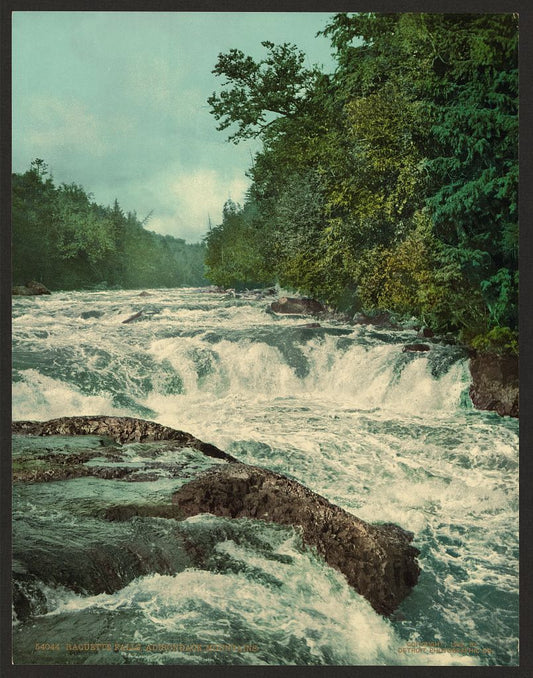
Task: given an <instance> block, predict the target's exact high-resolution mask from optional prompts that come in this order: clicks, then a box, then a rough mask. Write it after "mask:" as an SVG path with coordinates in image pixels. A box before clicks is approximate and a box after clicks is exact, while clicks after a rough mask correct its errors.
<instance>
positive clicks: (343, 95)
mask: <svg viewBox="0 0 533 678" xmlns="http://www.w3.org/2000/svg"><path fill="white" fill-rule="evenodd" d="M322 34H323V35H324V36H326V37H327V38H328V39H329V40H330V41H331V48H332V53H333V55H334V58H335V61H336V67H335V69H334V72H333V73H324V72H322V71H321V69H319V68H317V67H313V66H310V65H309V62H308V60H307V59H306V56H305V54H304V53H303V52H302V51H300V50H299V49H298V47H297V46H295V45H292V44H282V45H274V44H273V43H271V42H263V43H262V46H263V48H264V57H263V58H261V59H259V60H254V59H253V58H252V57H250V56H246V55H245V54H244V53H243V52H242V51H240V50H237V49H232V50H230V51H229V52H228V53H226V54H220V55H219V58H218V62H217V63H216V65H215V68H214V71H213V72H214V73H215V74H216V75H217V76H218V77H219V78H220V89H219V91H218V92H215V93H213V95H212V96H211V97H210V98H209V104H210V107H211V113H212V114H213V115H214V117H215V119H216V120H217V121H218V129H219V130H228V131H229V133H230V136H229V140H230V141H232V142H233V143H238V142H239V141H241V140H245V139H252V138H255V139H259V140H260V143H261V150H260V151H259V152H258V153H257V154H256V155H255V157H254V159H253V164H252V166H251V167H250V169H249V171H248V176H249V178H250V180H251V186H250V188H249V191H248V192H247V195H246V199H245V201H244V204H243V205H242V206H241V205H237V204H235V203H233V202H231V201H228V202H227V203H226V205H225V207H224V213H223V219H222V223H221V224H219V225H217V226H216V227H214V228H211V229H210V231H209V233H208V234H207V236H206V238H205V243H206V246H207V253H206V264H207V271H208V272H207V276H208V278H209V279H210V280H211V281H212V282H214V283H216V284H218V285H222V286H226V287H228V286H231V287H236V288H239V287H240V288H242V287H246V286H250V285H259V284H272V283H275V282H277V283H279V284H280V285H281V286H283V287H285V288H289V289H292V290H296V291H299V292H300V293H303V294H307V295H311V296H314V297H316V298H318V299H320V300H322V301H325V302H327V303H328V304H330V305H331V306H332V307H334V308H336V309H339V310H345V311H350V312H355V311H359V310H363V311H368V312H374V311H376V310H387V311H389V312H392V313H393V314H396V315H397V316H399V317H412V316H415V317H416V318H418V319H420V321H421V322H422V323H424V324H425V325H427V326H429V327H431V328H432V329H433V330H435V331H439V332H443V331H446V332H453V333H455V334H456V335H458V336H459V337H460V339H462V340H463V341H465V342H467V343H469V344H471V345H473V346H474V347H477V348H487V347H498V346H500V347H502V348H506V349H509V348H511V349H514V350H516V347H517V324H518V207H517V201H518V63H517V60H518V59H517V57H518V54H517V52H518V18H517V16H516V15H513V14H457V15H453V14H421V13H417V14H412V13H402V14H369V13H366V14H353V15H347V14H339V15H336V16H335V17H334V18H332V20H331V21H330V23H328V24H327V25H326V26H325V27H324V29H323V31H322Z"/></svg>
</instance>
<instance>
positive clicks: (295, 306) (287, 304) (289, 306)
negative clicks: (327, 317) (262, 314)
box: [270, 297, 326, 315]
mask: <svg viewBox="0 0 533 678" xmlns="http://www.w3.org/2000/svg"><path fill="white" fill-rule="evenodd" d="M270 310H272V311H274V313H288V314H296V315H301V314H304V315H314V314H316V313H324V312H325V311H326V309H325V308H324V306H323V305H322V304H321V303H320V302H319V301H316V300H315V299H308V298H306V297H302V298H296V297H280V298H279V299H278V300H277V301H273V302H272V303H271V304H270Z"/></svg>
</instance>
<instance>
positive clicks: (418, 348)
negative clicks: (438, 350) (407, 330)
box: [402, 344, 430, 353]
mask: <svg viewBox="0 0 533 678" xmlns="http://www.w3.org/2000/svg"><path fill="white" fill-rule="evenodd" d="M429 350H430V347H429V346H428V345H427V344H406V345H405V346H404V347H403V349H402V353H423V352H424V351H429Z"/></svg>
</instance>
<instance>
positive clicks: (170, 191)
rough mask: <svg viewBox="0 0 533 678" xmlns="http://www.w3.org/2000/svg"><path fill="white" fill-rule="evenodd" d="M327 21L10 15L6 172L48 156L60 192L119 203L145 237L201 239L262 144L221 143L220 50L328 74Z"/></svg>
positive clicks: (302, 16)
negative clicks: (276, 57) (289, 50)
mask: <svg viewBox="0 0 533 678" xmlns="http://www.w3.org/2000/svg"><path fill="white" fill-rule="evenodd" d="M331 16H332V15H331V14H325V13H301V12H287V13H275V12H272V13H257V12H249V13H243V12H228V13H225V12H173V13H168V12H164V13H159V12H15V13H14V14H13V171H15V172H23V171H25V170H26V169H28V167H29V165H30V162H31V160H32V159H33V158H35V157H39V158H43V159H44V160H45V161H46V162H47V163H48V165H49V168H50V170H51V172H52V174H53V176H54V179H55V180H56V182H57V183H61V182H66V183H70V182H76V183H80V184H82V185H83V187H84V188H85V189H86V190H87V191H89V192H92V193H93V194H94V198H95V200H96V201H97V202H99V203H101V204H111V203H112V202H113V200H114V199H115V197H116V198H118V200H119V202H120V204H121V206H122V207H123V209H124V210H126V211H128V210H130V211H133V210H135V211H136V212H137V214H138V216H139V217H140V218H143V217H144V216H145V215H146V214H148V212H150V210H153V217H152V218H151V220H150V222H149V225H148V228H149V229H151V230H155V231H158V232H160V233H170V234H172V235H175V236H178V237H183V238H186V239H187V240H188V241H190V242H194V241H197V240H199V239H200V238H201V237H202V235H203V234H204V233H205V231H206V228H207V219H208V214H210V216H211V219H212V220H213V222H214V223H218V222H219V221H220V215H221V210H222V206H223V204H224V202H225V201H226V200H227V198H228V197H230V196H231V198H232V199H233V200H236V201H238V202H242V199H243V194H244V191H245V189H246V187H247V185H248V180H247V179H246V177H245V175H244V172H245V170H246V169H247V168H248V167H249V165H250V153H251V152H253V150H254V149H257V148H258V146H257V145H254V144H252V143H251V142H250V143H241V144H239V145H237V146H236V145H234V144H232V143H227V142H226V141H225V140H226V137H227V131H225V132H217V131H216V121H215V119H214V118H213V117H212V116H211V115H210V114H209V106H208V104H207V102H206V99H207V97H208V96H209V95H210V94H211V93H212V92H213V91H214V90H215V89H218V88H219V81H218V79H217V78H216V77H215V76H214V75H213V74H212V73H211V70H212V69H213V67H214V65H215V63H216V61H217V56H218V54H219V53H220V52H226V51H228V50H229V49H231V48H233V47H235V48H238V49H241V50H242V51H244V52H245V53H246V54H251V55H252V56H255V57H258V56H261V55H262V54H264V50H263V48H262V47H261V45H260V43H261V41H263V40H270V41H272V42H274V43H282V42H292V43H295V44H297V45H298V47H300V48H301V49H302V50H303V51H304V52H305V53H306V54H307V55H308V58H309V65H311V64H314V63H318V64H323V65H324V66H325V70H326V71H331V70H332V68H333V62H332V60H331V57H330V45H329V41H328V40H326V39H325V38H323V37H319V38H316V37H315V35H316V33H317V31H319V30H321V29H322V28H324V26H325V25H326V23H327V21H328V18H329V17H331Z"/></svg>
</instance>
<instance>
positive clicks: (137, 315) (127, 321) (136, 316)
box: [122, 309, 144, 325]
mask: <svg viewBox="0 0 533 678" xmlns="http://www.w3.org/2000/svg"><path fill="white" fill-rule="evenodd" d="M143 313H144V309H141V310H140V311H138V312H137V313H134V314H133V315H130V317H129V318H126V320H123V321H122V324H123V325H126V323H131V321H132V320H137V318H140V317H141V316H142V314H143Z"/></svg>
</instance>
